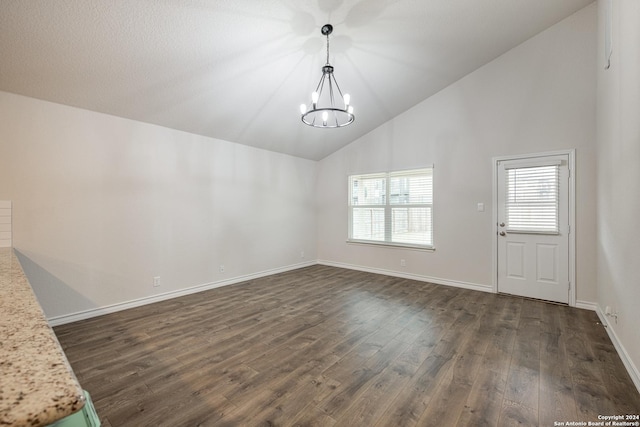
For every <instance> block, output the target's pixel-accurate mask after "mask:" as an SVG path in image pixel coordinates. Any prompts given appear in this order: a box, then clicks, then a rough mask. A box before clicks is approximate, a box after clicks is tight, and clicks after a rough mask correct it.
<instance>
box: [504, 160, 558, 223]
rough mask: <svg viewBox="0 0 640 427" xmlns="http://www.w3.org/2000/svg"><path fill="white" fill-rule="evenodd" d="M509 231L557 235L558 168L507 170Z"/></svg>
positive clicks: (551, 166) (540, 167) (536, 167)
mask: <svg viewBox="0 0 640 427" xmlns="http://www.w3.org/2000/svg"><path fill="white" fill-rule="evenodd" d="M505 172H506V174H505V175H506V180H507V182H506V184H507V185H506V191H507V197H506V206H505V208H506V209H505V210H506V217H507V230H509V231H520V232H534V233H536V232H537V233H558V203H559V187H560V186H559V179H560V174H559V167H558V165H547V166H535V167H521V168H510V169H506V171H505Z"/></svg>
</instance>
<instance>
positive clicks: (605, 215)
mask: <svg viewBox="0 0 640 427" xmlns="http://www.w3.org/2000/svg"><path fill="white" fill-rule="evenodd" d="M598 7H599V14H598V16H599V20H598V34H599V37H598V42H599V43H598V50H597V54H598V55H597V60H598V61H597V69H598V78H597V81H598V104H597V105H598V108H597V115H598V133H597V140H598V246H597V247H598V252H597V254H598V305H599V307H600V309H601V310H604V309H605V308H606V306H610V307H611V308H612V309H613V311H614V312H617V313H618V322H617V323H616V322H615V319H614V318H609V319H607V320H608V321H609V332H610V333H613V335H614V336H615V337H617V341H618V342H619V344H621V346H622V347H623V348H622V349H619V350H622V353H623V354H625V355H626V357H627V358H628V360H629V361H631V362H632V364H633V365H635V366H633V367H629V366H628V367H629V368H631V370H632V371H633V372H634V373H635V378H634V380H635V381H636V386H637V387H638V389H640V371H639V370H638V368H640V315H639V314H638V313H639V312H640V307H639V303H640V262H639V260H640V222H639V221H638V219H639V218H640V54H639V52H640V25H639V24H638V23H640V2H638V1H637V0H614V1H613V19H612V23H613V27H612V29H613V55H612V57H611V68H610V69H609V70H605V69H604V56H605V55H604V29H605V25H604V18H605V9H604V2H603V1H599V2H598ZM614 342H615V340H614ZM623 360H624V357H623Z"/></svg>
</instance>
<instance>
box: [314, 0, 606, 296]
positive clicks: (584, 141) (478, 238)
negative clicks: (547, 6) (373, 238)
mask: <svg viewBox="0 0 640 427" xmlns="http://www.w3.org/2000/svg"><path fill="white" fill-rule="evenodd" d="M596 12H597V8H596V6H595V4H593V5H591V6H588V7H586V8H585V9H583V10H581V11H579V12H577V13H576V14H574V15H572V16H570V17H568V18H567V19H565V20H563V21H562V22H560V23H558V24H556V25H555V26H553V27H551V28H550V29H548V30H546V31H544V32H543V33H540V34H538V35H536V36H535V37H533V38H532V39H530V40H528V41H527V42H525V43H523V44H522V45H520V46H517V47H516V48H514V49H513V50H511V51H509V52H507V53H506V54H504V55H502V56H500V57H498V58H497V59H495V60H494V61H492V62H491V63H489V64H487V65H485V66H483V67H482V68H480V69H478V70H476V71H475V72H473V73H471V74H469V75H467V76H466V77H464V78H463V79H461V80H459V81H458V82H456V83H454V84H453V85H451V86H449V87H447V88H446V89H444V90H443V91H441V92H440V93H438V94H436V95H434V96H432V97H430V98H429V99H427V100H425V101H423V102H421V103H420V104H418V105H416V106H415V107H414V108H412V109H410V110H409V111H407V112H405V113H403V114H401V115H400V116H398V117H396V118H394V119H393V120H391V121H389V122H387V123H385V124H383V125H382V126H380V127H379V128H377V129H376V130H374V131H373V132H371V133H369V134H367V135H365V136H364V137H362V138H360V139H359V140H357V141H355V142H354V143H352V144H350V145H349V146H347V147H345V148H344V149H342V150H340V151H338V152H336V153H334V154H332V155H331V156H328V157H327V158H325V159H323V160H322V161H321V162H320V164H319V168H318V200H319V203H318V205H319V211H318V212H319V216H318V230H319V231H318V256H319V258H320V259H321V260H322V261H324V262H329V263H334V264H336V263H343V264H348V265H351V266H359V267H366V268H370V269H372V268H376V269H382V270H389V271H395V272H400V273H403V274H409V275H418V276H421V277H425V278H432V279H441V280H442V281H443V282H454V283H455V284H457V285H462V286H474V285H478V286H487V287H490V286H491V285H492V277H491V275H492V224H491V222H492V221H491V218H492V206H491V201H492V161H491V159H492V157H494V156H504V155H516V154H525V153H537V152H544V151H553V150H560V149H571V148H575V149H576V157H577V160H576V163H577V174H576V177H577V183H576V186H577V205H578V210H577V230H576V231H577V299H578V301H579V302H581V301H582V302H591V303H594V302H595V301H596V297H597V291H596V283H595V277H596V267H595V265H596V262H595V260H596V251H595V247H596V215H595V206H596V195H595V187H596V175H595V170H596V157H595V156H596V153H595V115H596V111H595V102H596V101H595V98H596V93H595V85H596V71H595V66H596V65H595V62H596V22H597V18H596ZM425 78H428V76H427V75H426V76H425ZM432 163H433V164H434V165H435V171H434V172H435V175H434V185H435V216H434V218H435V225H434V230H435V236H434V240H435V246H436V251H435V252H422V251H412V250H403V249H395V248H381V247H373V246H363V245H352V244H346V243H345V240H346V237H347V206H346V204H347V176H348V175H349V174H353V173H368V172H378V171H387V170H397V169H407V168H415V167H420V166H423V165H426V164H432ZM478 202H482V203H484V204H485V206H486V210H485V212H478V211H477V209H476V205H477V203H478ZM400 259H405V260H406V263H407V266H406V267H400ZM456 282H457V283H456Z"/></svg>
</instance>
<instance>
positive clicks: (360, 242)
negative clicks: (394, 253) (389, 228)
mask: <svg viewBox="0 0 640 427" xmlns="http://www.w3.org/2000/svg"><path fill="white" fill-rule="evenodd" d="M347 244H349V245H364V246H381V247H386V248H392V249H409V250H413V251H421V252H435V250H436V248H435V247H433V246H420V245H411V244H408V243H389V242H373V241H370V240H350V239H347Z"/></svg>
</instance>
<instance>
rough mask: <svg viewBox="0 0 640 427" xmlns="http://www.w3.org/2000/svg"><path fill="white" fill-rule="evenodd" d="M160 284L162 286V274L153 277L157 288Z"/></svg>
mask: <svg viewBox="0 0 640 427" xmlns="http://www.w3.org/2000/svg"><path fill="white" fill-rule="evenodd" d="M158 286H160V276H156V277H154V278H153V287H154V288H157V287H158Z"/></svg>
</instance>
